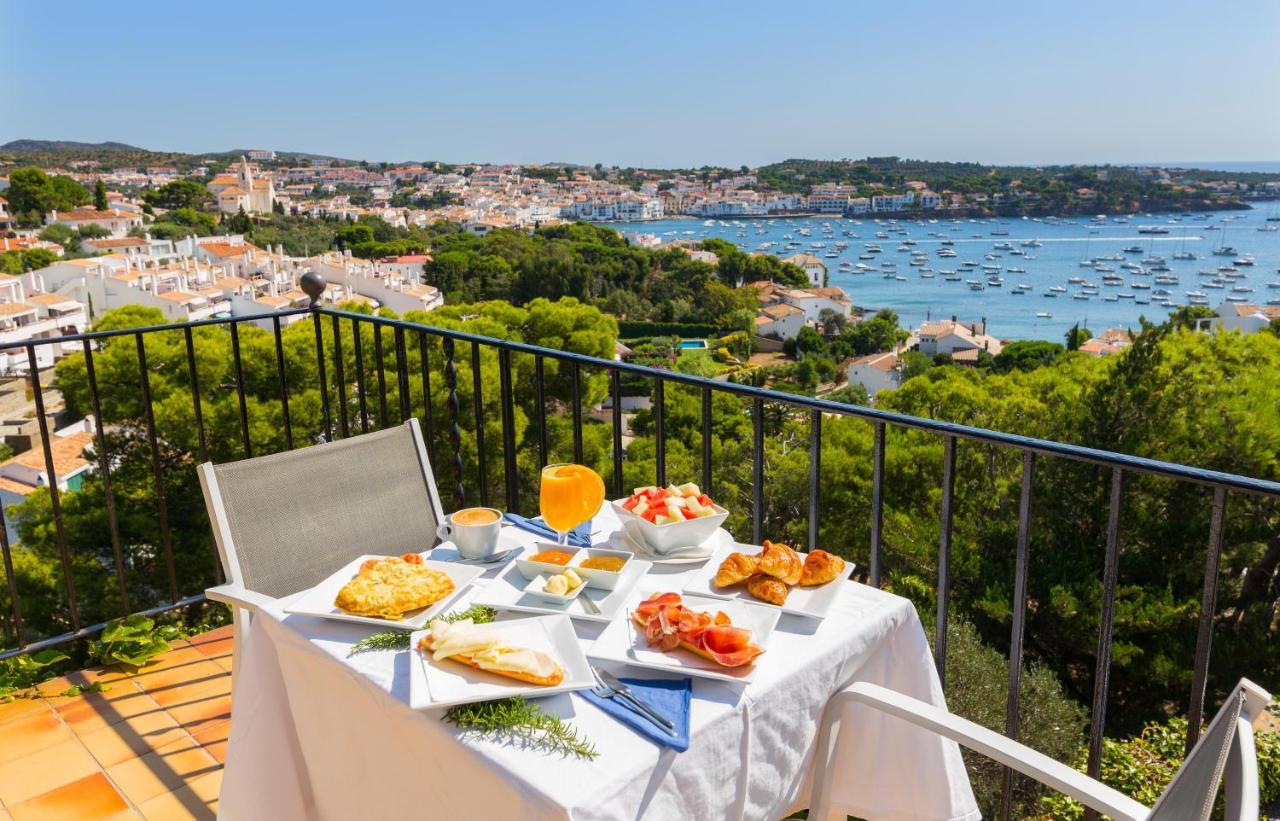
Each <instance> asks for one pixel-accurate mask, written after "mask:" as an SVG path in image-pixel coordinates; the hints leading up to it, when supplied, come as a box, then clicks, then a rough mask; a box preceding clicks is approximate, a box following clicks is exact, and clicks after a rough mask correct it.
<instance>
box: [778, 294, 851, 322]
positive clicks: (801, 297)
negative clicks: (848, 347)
mask: <svg viewBox="0 0 1280 821" xmlns="http://www.w3.org/2000/svg"><path fill="white" fill-rule="evenodd" d="M774 293H775V294H776V295H777V297H778V298H779V299H781V300H782V301H783V302H785V303H787V304H788V305H794V306H795V307H797V308H799V309H800V310H802V311H804V318H805V319H806V320H808V321H809V322H811V323H813V324H814V325H817V324H818V323H819V322H820V321H821V318H822V312H823V311H827V310H830V311H835V312H836V313H838V314H841V315H842V316H848V315H849V314H850V313H851V312H852V311H853V300H852V299H850V298H849V295H848V294H846V293H845V292H844V290H843V289H841V288H779V289H777V290H776V291H775V292H774Z"/></svg>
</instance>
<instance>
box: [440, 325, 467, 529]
mask: <svg viewBox="0 0 1280 821" xmlns="http://www.w3.org/2000/svg"><path fill="white" fill-rule="evenodd" d="M441 345H442V346H443V348H444V384H445V386H446V387H447V388H448V389H449V398H448V407H449V444H451V445H452V446H453V507H454V510H458V509H459V508H461V507H463V506H464V504H465V502H466V498H465V494H464V492H463V488H462V430H461V429H460V428H459V427H458V411H459V406H458V365H457V363H456V362H454V346H453V339H452V338H451V337H448V336H446V337H444V338H443V339H442V340H441Z"/></svg>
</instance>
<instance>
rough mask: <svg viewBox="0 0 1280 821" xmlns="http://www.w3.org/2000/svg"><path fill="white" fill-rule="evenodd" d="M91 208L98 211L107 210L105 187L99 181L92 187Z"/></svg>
mask: <svg viewBox="0 0 1280 821" xmlns="http://www.w3.org/2000/svg"><path fill="white" fill-rule="evenodd" d="M93 207H94V208H96V209H98V210H99V211H106V210H107V186H106V184H105V183H103V182H102V180H101V179H99V180H98V181H97V182H96V183H94V186H93Z"/></svg>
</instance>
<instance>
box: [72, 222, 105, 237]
mask: <svg viewBox="0 0 1280 821" xmlns="http://www.w3.org/2000/svg"><path fill="white" fill-rule="evenodd" d="M77 233H78V234H79V235H80V239H103V238H104V237H109V236H111V231H109V230H108V229H106V228H103V227H102V226H101V225H98V224H97V223H93V222H87V223H85V224H84V225H81V226H80V229H79V231H78V232H77Z"/></svg>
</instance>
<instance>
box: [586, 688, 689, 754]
mask: <svg viewBox="0 0 1280 821" xmlns="http://www.w3.org/2000/svg"><path fill="white" fill-rule="evenodd" d="M622 683H623V684H625V685H627V687H629V688H630V689H631V694H632V695H634V696H635V697H636V698H638V699H639V700H640V701H643V702H644V703H645V704H646V705H648V706H649V707H652V708H653V709H654V710H657V711H658V712H659V713H661V714H662V715H664V716H666V717H667V718H668V719H670V720H671V722H672V723H673V724H675V725H676V731H675V733H668V732H667V731H666V730H664V729H662V728H661V727H659V726H658V725H657V724H654V723H653V722H652V721H650V720H649V719H648V718H647V717H645V715H644V714H643V713H641V712H639V711H638V710H636V708H634V707H632V706H631V705H630V704H628V703H627V702H626V701H625V700H623V699H621V698H619V697H617V696H614V697H613V698H601V697H600V696H598V695H596V694H595V693H593V692H592V691H590V690H578V691H577V694H578V695H580V696H582V697H583V698H585V699H586V700H587V701H589V702H591V703H592V704H594V705H596V706H597V707H599V708H600V709H601V710H604V711H605V712H606V713H608V714H609V715H611V716H613V717H614V718H616V719H617V720H618V721H621V722H622V723H623V724H626V725H627V726H628V727H630V728H631V729H633V730H635V731H636V732H637V733H639V734H640V735H642V736H644V737H645V738H647V739H649V740H650V741H653V742H655V743H656V744H658V745H659V746H661V747H670V748H671V749H673V750H675V751H676V752H679V753H682V752H684V751H685V750H687V749H689V705H690V703H691V701H692V700H693V681H692V680H691V679H687V678H677V679H642V678H624V679H622Z"/></svg>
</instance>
